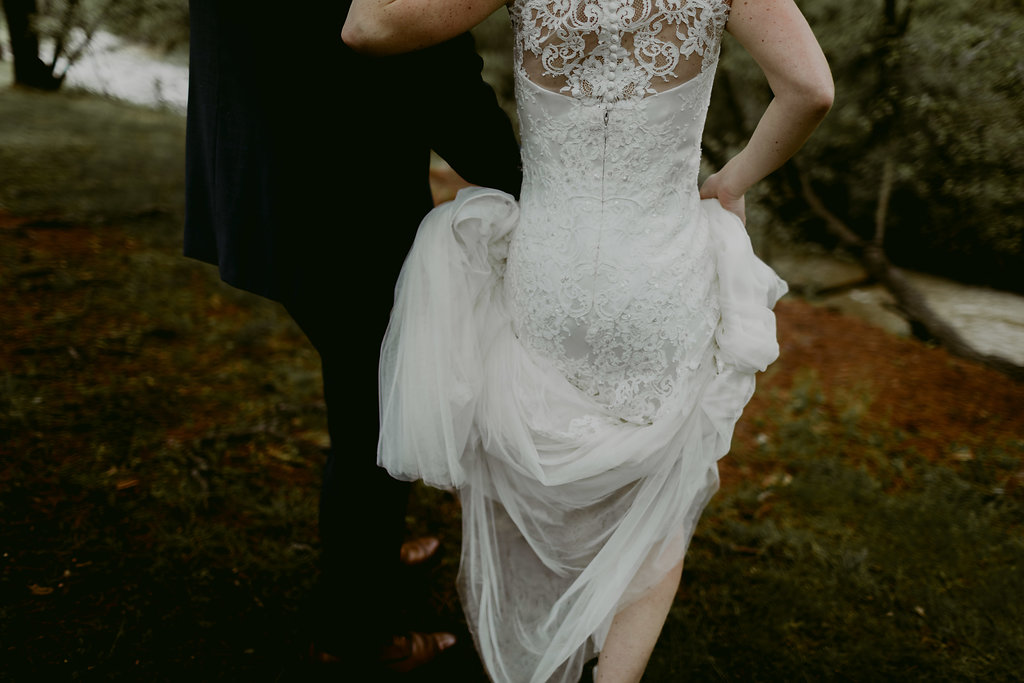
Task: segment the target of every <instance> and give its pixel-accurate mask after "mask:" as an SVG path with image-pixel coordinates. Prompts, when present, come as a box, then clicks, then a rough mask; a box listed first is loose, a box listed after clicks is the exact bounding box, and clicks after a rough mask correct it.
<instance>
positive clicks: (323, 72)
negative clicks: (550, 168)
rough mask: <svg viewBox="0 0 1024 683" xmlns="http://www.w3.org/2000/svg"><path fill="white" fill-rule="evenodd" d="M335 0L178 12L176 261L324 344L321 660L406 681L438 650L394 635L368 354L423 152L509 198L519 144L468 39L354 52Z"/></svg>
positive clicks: (379, 331)
mask: <svg viewBox="0 0 1024 683" xmlns="http://www.w3.org/2000/svg"><path fill="white" fill-rule="evenodd" d="M347 10H348V3H347V2H344V1H341V2H338V1H336V0H331V1H327V0H312V1H311V2H305V3H301V4H300V5H298V6H296V5H287V4H280V3H276V2H274V3H272V2H267V1H265V0H261V1H257V2H252V0H192V1H191V2H190V22H191V65H190V77H189V103H188V122H187V131H188V137H187V153H186V159H187V161H186V165H187V169H186V220H185V254H186V255H187V256H190V257H193V258H197V259H200V260H202V261H206V262H209V263H213V264H216V265H218V266H219V268H220V274H221V277H222V278H223V279H224V280H225V281H226V282H228V283H229V284H232V285H234V286H236V287H240V288H242V289H245V290H248V291H251V292H254V293H256V294H260V295H262V296H265V297H269V298H271V299H274V300H277V301H280V302H281V303H282V304H284V306H285V307H286V309H287V310H288V312H289V313H290V314H291V315H292V316H293V317H294V319H295V320H296V322H297V323H298V324H299V326H300V327H301V328H302V329H303V331H304V332H305V333H306V334H307V336H308V337H309V339H310V341H311V342H312V344H313V345H314V346H315V347H316V349H317V351H319V353H320V356H321V360H322V363H323V382H324V398H325V401H326V404H327V415H328V430H329V432H330V437H331V449H330V454H329V456H328V458H327V463H326V467H325V470H324V478H323V487H322V491H321V501H320V537H321V545H322V559H321V568H322V579H321V582H320V589H319V591H318V596H317V600H316V602H317V604H318V606H319V607H320V610H319V614H318V615H317V617H316V618H315V619H314V621H315V623H314V624H313V631H314V635H313V637H314V640H315V643H314V644H315V648H316V650H317V651H318V652H322V653H329V654H330V655H334V656H335V657H336V658H337V659H338V660H340V662H341V663H342V665H343V666H344V667H345V668H346V671H349V672H351V671H352V670H353V668H361V667H363V666H364V665H366V664H367V663H368V664H370V665H371V666H385V665H388V664H389V663H390V664H391V665H392V668H396V669H409V668H415V667H416V666H417V665H418V664H421V663H424V662H426V661H429V659H430V658H431V657H432V656H433V654H434V653H435V652H436V651H437V650H438V649H440V648H441V647H443V646H444V645H445V644H446V642H445V641H444V639H442V638H441V637H440V636H439V634H416V633H409V632H407V631H406V630H405V628H404V627H403V626H402V625H401V624H399V623H397V622H396V616H395V615H396V614H397V612H398V611H399V608H400V606H399V605H397V604H395V602H396V596H397V595H398V594H399V593H400V592H401V591H400V588H401V582H402V579H403V576H402V573H401V571H400V563H399V547H400V545H401V543H402V540H403V536H404V515H405V506H406V502H407V499H408V495H409V485H408V484H406V483H402V482H397V481H395V480H393V479H391V478H390V477H389V476H388V475H387V473H386V472H385V471H384V470H382V469H380V468H378V467H377V466H376V442H377V417H378V415H377V410H378V407H377V360H378V355H379V351H380V342H381V339H382V337H383V335H384V331H385V328H386V327H387V322H388V315H389V312H390V309H391V305H392V297H393V293H394V285H395V280H396V278H397V276H398V272H399V270H400V268H401V264H402V262H403V260H404V258H405V255H406V252H407V251H408V249H409V247H410V245H411V243H412V239H413V236H414V234H415V231H416V227H417V225H418V224H419V221H420V219H421V218H422V217H423V215H424V214H425V213H426V212H427V211H428V210H429V209H430V208H431V206H432V201H431V195H430V187H429V183H428V165H429V152H430V150H431V149H434V150H435V151H437V152H438V153H439V154H440V155H441V156H442V157H444V158H445V159H446V160H447V161H448V162H449V163H450V164H451V165H452V167H453V168H454V169H455V170H456V171H457V172H458V173H459V174H460V175H462V176H463V177H464V178H466V179H467V180H469V181H470V182H473V183H476V184H479V185H485V186H490V187H496V188H499V189H503V190H505V191H507V192H510V193H512V194H516V195H517V194H518V191H519V185H520V181H521V175H520V171H519V150H518V146H517V145H516V142H515V139H514V137H513V133H512V128H511V125H510V123H509V121H508V118H507V117H506V116H505V114H504V113H503V112H502V111H501V109H500V108H499V107H498V105H497V102H496V100H495V97H494V93H493V92H492V91H491V89H490V88H489V87H488V86H487V85H485V84H484V82H483V81H482V80H481V78H480V67H481V62H480V59H479V57H477V56H476V53H475V52H474V51H473V41H472V38H471V37H470V36H468V35H463V36H460V37H458V38H456V39H454V40H452V41H450V42H449V43H446V44H443V45H440V46H438V47H436V48H431V49H429V50H425V51H422V52H418V53H413V54H409V55H403V56H401V57H394V58H386V59H380V58H368V57H363V56H359V55H356V54H355V53H353V52H351V51H350V50H349V49H348V48H346V47H345V45H344V44H343V43H342V41H341V38H340V35H341V28H342V25H343V24H344V20H345V15H346V13H347Z"/></svg>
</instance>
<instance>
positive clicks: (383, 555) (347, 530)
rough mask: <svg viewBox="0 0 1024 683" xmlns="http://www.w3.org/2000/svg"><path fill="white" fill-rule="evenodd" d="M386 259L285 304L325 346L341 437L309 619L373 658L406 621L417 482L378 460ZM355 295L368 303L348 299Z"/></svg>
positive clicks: (343, 645)
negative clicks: (405, 576)
mask: <svg viewBox="0 0 1024 683" xmlns="http://www.w3.org/2000/svg"><path fill="white" fill-rule="evenodd" d="M381 265H382V267H381V271H382V272H380V273H379V275H380V276H381V277H379V278H374V282H365V281H364V282H362V283H361V284H362V287H361V288H355V289H353V287H357V286H358V285H359V284H360V283H359V282H344V281H337V282H335V283H334V285H333V286H331V287H330V288H329V289H320V290H319V291H333V292H335V295H334V296H308V297H303V298H302V299H301V300H298V301H291V302H286V304H285V307H286V308H287V310H288V312H289V313H290V314H291V316H292V317H293V318H294V319H295V321H296V322H297V323H298V325H299V327H301V328H302V330H303V332H305V334H306V335H307V337H308V338H309V340H310V342H311V343H312V344H313V346H314V347H315V348H316V350H317V351H318V352H319V354H320V359H321V363H322V368H323V388H324V400H325V403H326V405H327V425H328V431H329V433H330V440H331V446H330V451H329V454H328V456H327V461H326V463H325V466H324V470H323V482H322V486H321V493H320V510H319V533H320V543H321V561H320V568H321V575H320V579H319V582H318V586H317V589H316V591H315V592H314V595H313V598H312V604H311V609H310V610H309V611H310V613H311V614H310V616H311V623H310V624H309V626H310V628H311V629H312V636H313V639H314V641H315V642H316V643H317V645H318V646H319V647H320V648H322V649H324V650H326V651H328V652H331V653H332V654H337V655H339V656H342V657H345V658H346V659H348V661H353V660H365V659H367V658H368V653H372V652H376V651H378V649H379V647H380V646H381V644H382V643H383V642H384V641H385V639H386V638H387V637H388V636H390V635H394V634H397V633H400V632H402V631H403V630H404V629H405V628H406V627H405V625H403V624H402V623H401V622H400V621H399V613H400V609H399V608H400V606H399V605H398V604H397V599H398V596H399V594H400V593H401V591H400V581H401V576H400V569H401V562H400V560H399V552H400V547H401V544H402V541H403V540H404V535H405V513H406V507H407V504H408V499H409V492H410V488H411V485H410V484H409V483H408V482H401V481H398V480H395V479H393V478H392V477H391V476H390V475H389V474H388V473H387V471H386V470H384V469H383V468H381V467H378V466H377V435H378V424H379V416H378V410H379V408H378V398H377V396H378V393H377V391H378V376H377V368H378V360H379V355H380V344H381V340H382V339H383V337H384V332H385V330H386V328H387V321H388V316H389V314H390V310H391V304H392V301H393V296H394V281H395V279H396V277H397V273H398V266H400V259H393V260H392V263H390V264H381ZM353 270H354V269H353ZM344 279H347V278H343V280H344ZM341 292H348V295H343V294H342V293H341ZM353 298H358V305H350V304H349V303H347V302H346V299H348V300H349V301H351V300H352V299H353ZM349 657H351V659H349Z"/></svg>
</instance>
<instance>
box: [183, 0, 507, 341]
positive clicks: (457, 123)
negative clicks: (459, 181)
mask: <svg viewBox="0 0 1024 683" xmlns="http://www.w3.org/2000/svg"><path fill="white" fill-rule="evenodd" d="M347 6H348V5H347V3H345V2H337V1H328V0H314V1H311V2H305V3H298V4H297V5H289V4H287V3H277V2H267V1H265V0H258V1H252V0H249V1H243V0H194V1H193V2H191V3H190V10H191V65H190V78H189V103H188V123H187V130H188V134H187V151H186V159H187V162H186V164H187V169H186V188H187V189H186V221H185V223H186V224H185V254H186V255H187V256H191V257H194V258H197V259H200V260H203V261H207V262H209V263H214V264H217V265H218V266H219V268H220V273H221V276H222V278H223V279H224V280H225V281H227V282H228V283H230V284H232V285H235V286H237V287H240V288H242V289H246V290H249V291H252V292H256V293H258V294H261V295H264V296H267V297H270V298H273V299H277V300H280V301H284V302H285V303H286V304H288V303H289V302H294V301H301V300H304V299H308V298H309V297H311V296H313V297H316V296H321V295H322V296H327V297H335V298H342V299H344V298H345V297H346V296H347V295H349V294H351V292H347V293H346V292H345V289H346V288H349V287H353V286H355V287H360V286H361V288H363V289H365V288H366V287H385V288H390V287H391V286H392V285H393V284H394V280H395V277H396V276H397V273H398V270H399V268H400V266H401V262H402V260H403V259H404V256H405V254H406V252H407V250H408V248H409V246H410V244H411V241H412V236H413V234H414V232H415V228H416V226H417V225H418V224H419V220H420V219H421V218H422V216H423V214H425V213H426V212H427V211H428V210H429V209H430V207H431V199H430V191H429V184H428V168H429V150H430V149H434V150H435V151H437V152H438V153H439V154H440V155H441V156H442V157H444V158H445V159H446V160H447V161H448V162H449V163H450V164H451V165H452V167H453V168H454V169H455V170H456V171H457V172H458V173H459V174H460V175H462V176H463V177H464V178H466V179H467V180H469V181H470V182H473V183H476V184H480V185H485V186H489V187H497V188H499V189H503V190H505V191H507V192H510V193H512V194H516V195H518V191H519V185H520V182H521V175H520V172H519V150H518V146H517V144H516V142H515V140H514V137H513V134H512V129H511V125H510V123H509V121H508V118H507V117H506V116H505V114H504V113H503V112H502V111H501V109H500V108H499V107H498V105H497V103H496V101H495V97H494V93H493V92H492V91H491V89H490V88H489V87H488V86H486V85H485V84H484V83H483V81H482V80H481V79H480V67H481V65H482V64H481V61H480V59H479V57H477V56H476V53H475V52H474V50H473V41H472V38H471V37H470V36H469V35H468V34H467V35H463V36H460V37H458V38H456V39H454V40H452V41H449V42H448V43H445V44H443V45H440V46H437V47H434V48H430V49H428V50H423V51H420V52H416V53H412V54H409V55H402V56H399V57H390V58H384V59H381V58H369V57H364V56H361V55H357V54H355V53H354V52H352V51H351V50H350V49H348V48H347V47H346V46H345V45H344V43H343V42H342V41H341V37H340V35H341V27H342V25H343V23H344V17H345V14H346V12H347ZM368 271H369V273H368ZM355 275H358V278H356V277H355ZM368 275H369V277H372V281H368V280H367V277H368ZM339 290H340V291H339ZM386 291H387V292H388V296H390V289H386ZM384 315H386V310H385V311H384ZM380 332H381V333H382V332H383V330H380Z"/></svg>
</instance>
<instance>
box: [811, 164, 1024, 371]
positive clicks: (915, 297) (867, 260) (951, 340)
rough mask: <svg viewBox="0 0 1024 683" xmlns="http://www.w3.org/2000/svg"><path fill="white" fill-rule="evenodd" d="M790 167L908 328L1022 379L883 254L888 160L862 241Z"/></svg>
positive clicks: (889, 176)
mask: <svg viewBox="0 0 1024 683" xmlns="http://www.w3.org/2000/svg"><path fill="white" fill-rule="evenodd" d="M793 168H794V172H795V175H796V178H797V180H798V182H799V185H800V191H801V194H802V195H803V198H804V201H806V202H807V205H808V207H810V209H811V211H813V212H814V214H815V215H817V216H818V217H819V218H821V219H822V220H823V221H824V222H825V227H826V228H827V229H828V231H829V232H830V233H832V234H833V235H834V236H836V237H837V238H838V239H839V240H840V242H842V244H843V246H845V247H846V248H847V249H849V251H851V252H852V253H853V254H854V255H855V256H857V258H858V259H859V260H860V262H861V265H863V266H864V269H865V270H866V271H867V272H868V275H870V276H871V277H872V278H873V279H874V280H875V281H876V282H878V283H880V284H881V285H882V286H883V287H885V288H886V289H887V290H889V292H890V293H891V294H892V295H893V297H894V298H895V299H896V307H897V308H898V309H899V311H900V313H901V314H902V315H903V317H904V318H906V320H907V321H908V322H909V323H910V325H911V328H912V329H915V331H916V332H918V333H919V332H920V331H923V332H924V335H920V334H919V336H926V337H928V338H931V339H934V340H936V341H937V342H939V343H940V344H942V346H944V347H945V348H946V349H947V350H948V351H949V352H950V353H952V354H953V355H955V356H959V357H960V358H965V359H967V360H971V361H975V362H978V363H981V364H983V365H986V366H988V367H991V368H993V369H995V370H998V371H999V372H1002V373H1003V374H1005V375H1007V376H1008V377H1011V378H1013V379H1015V380H1018V381H1021V380H1024V366H1020V365H1017V364H1016V363H1013V362H1011V361H1009V360H1007V359H1005V358H1002V357H1000V356H993V355H990V354H986V353H982V352H981V351H978V350H977V349H975V348H974V347H973V346H971V345H970V344H969V343H968V342H967V341H966V340H965V339H964V338H963V336H962V335H961V334H960V333H959V332H957V331H956V330H955V329H954V328H953V327H952V326H951V325H950V324H949V323H947V322H946V321H945V320H943V319H942V317H941V316H939V315H938V314H937V313H936V312H935V310H934V309H933V308H932V307H931V306H930V305H929V304H928V302H927V301H926V300H925V298H924V296H923V295H922V294H921V292H919V291H918V290H917V288H916V287H914V286H913V285H912V284H911V283H910V281H909V280H907V278H906V277H905V276H904V275H903V272H902V271H901V270H900V269H899V268H897V267H896V266H894V265H893V264H892V263H891V262H890V261H889V259H888V257H887V256H886V255H885V250H884V249H883V247H882V238H883V236H884V234H885V228H884V221H885V214H886V208H887V205H888V198H889V193H890V192H891V185H892V170H891V162H887V165H886V168H885V172H884V173H883V181H882V183H883V184H882V188H881V190H880V192H879V203H880V206H879V209H878V211H877V212H876V214H875V219H876V225H875V239H874V240H873V241H871V242H867V241H865V240H863V239H862V238H861V237H860V236H859V235H857V233H855V232H854V231H853V230H851V229H850V227H849V226H848V225H846V223H844V222H843V221H842V220H841V219H840V218H839V217H838V216H836V215H835V214H834V213H832V212H831V211H829V210H828V207H826V206H825V204H824V202H822V201H821V198H820V197H818V195H817V193H816V192H815V191H814V188H812V187H811V184H810V181H808V179H807V176H806V175H805V174H804V173H803V172H802V171H801V170H800V169H799V168H797V167H796V166H795V165H794V166H793Z"/></svg>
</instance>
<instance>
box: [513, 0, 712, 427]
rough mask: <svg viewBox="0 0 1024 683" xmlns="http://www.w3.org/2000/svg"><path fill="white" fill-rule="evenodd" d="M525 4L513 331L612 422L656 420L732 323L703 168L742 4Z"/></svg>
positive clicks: (645, 0)
mask: <svg viewBox="0 0 1024 683" xmlns="http://www.w3.org/2000/svg"><path fill="white" fill-rule="evenodd" d="M511 15H512V19H513V26H514V28H515V31H516V45H517V50H516V55H515V59H516V65H517V66H516V76H517V77H516V88H517V93H516V100H517V102H518V107H519V122H520V132H521V137H522V155H523V168H524V179H523V191H522V200H521V203H520V207H521V213H520V222H519V227H518V229H517V230H516V231H515V232H514V233H513V237H512V241H511V244H510V246H509V255H508V265H507V270H506V273H505V293H506V296H507V300H508V301H509V302H510V305H511V308H512V317H513V325H514V328H515V330H516V333H517V334H518V335H519V337H520V339H521V340H522V341H523V343H524V344H525V345H526V346H527V347H528V348H531V349H533V350H534V351H536V352H537V354H538V355H539V356H541V357H543V358H545V359H547V360H548V361H549V362H551V363H553V364H554V366H555V368H556V369H557V370H558V371H559V372H560V373H561V374H562V375H563V376H564V377H565V378H566V379H567V380H568V381H569V382H571V383H572V384H573V385H575V386H576V387H577V388H578V389H579V390H580V391H581V392H583V393H584V394H585V395H587V396H589V397H591V398H592V399H594V400H595V401H596V402H597V403H599V404H601V405H603V406H606V407H607V409H608V411H609V413H610V414H611V415H612V416H614V418H613V419H620V420H626V421H630V422H637V423H649V422H652V421H653V420H655V419H657V418H658V417H659V416H660V415H663V414H664V413H665V412H666V411H668V410H678V409H679V408H680V406H681V402H682V401H684V400H688V399H687V397H686V396H683V394H685V393H686V392H685V390H686V388H687V387H688V386H690V384H689V378H690V377H691V376H692V375H693V373H694V372H695V371H696V369H697V368H698V366H699V364H700V362H701V361H702V359H704V358H706V352H707V350H708V348H709V345H710V344H711V343H712V342H711V338H712V335H713V332H714V329H715V326H716V324H717V322H718V318H719V309H718V292H717V281H716V272H715V267H714V258H713V256H712V253H711V251H710V249H711V246H710V238H709V234H708V230H707V223H706V219H705V217H704V216H703V214H702V213H701V211H700V209H699V196H698V193H697V173H698V170H699V167H700V137H701V133H702V131H703V126H704V117H705V114H706V111H707V105H708V102H709V100H710V93H711V85H712V82H713V78H714V71H715V68H714V67H715V65H716V63H717V56H718V49H719V44H720V39H721V34H722V31H723V30H724V27H725V23H726V19H727V16H728V5H726V4H725V3H724V2H713V1H711V0H681V1H679V2H673V0H635V1H630V2H626V3H623V2H622V0H596V1H595V0H555V2H553V3H552V2H547V1H546V0H517V2H516V3H515V4H514V5H513V6H512V9H511ZM691 55H699V57H700V58H699V59H694V60H692V61H688V57H689V56H691ZM553 77H554V78H553ZM666 85H669V86H671V87H669V88H668V89H663V90H659V88H662V87H664V86H666ZM588 419H589V418H588ZM594 419H595V420H597V422H594V424H598V423H600V422H601V421H603V420H604V419H605V417H600V418H594ZM584 425H587V426H589V425H590V423H589V422H580V423H579V424H577V425H573V426H572V427H568V428H567V429H569V431H570V432H572V431H574V430H578V429H581V428H583V427H584Z"/></svg>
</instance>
